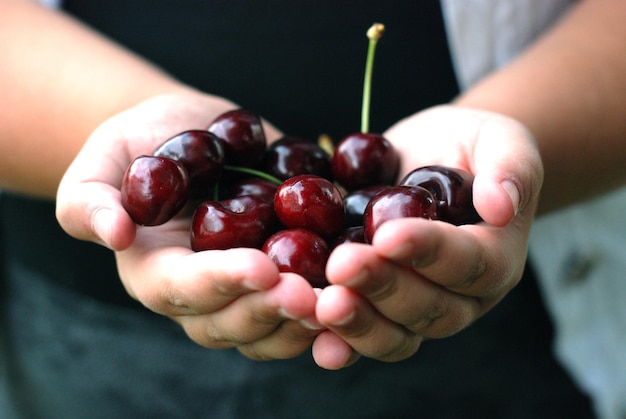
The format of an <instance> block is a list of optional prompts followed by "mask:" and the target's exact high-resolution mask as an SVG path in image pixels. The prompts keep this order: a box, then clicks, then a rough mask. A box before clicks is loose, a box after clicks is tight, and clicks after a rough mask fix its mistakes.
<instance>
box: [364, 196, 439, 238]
mask: <svg viewBox="0 0 626 419" xmlns="http://www.w3.org/2000/svg"><path fill="white" fill-rule="evenodd" d="M404 217H420V218H426V219H432V220H436V219H437V204H436V202H435V198H434V197H433V196H432V194H431V193H430V192H429V191H428V190H427V189H425V188H422V187H420V186H390V187H388V188H386V189H384V190H383V191H381V192H379V193H378V194H376V196H374V197H373V198H372V199H371V201H370V202H369V204H367V207H366V208H365V213H364V214H363V228H364V229H365V240H366V241H367V242H368V243H371V242H372V238H373V237H374V233H375V232H376V230H377V229H378V227H380V226H381V224H383V223H384V222H385V221H388V220H392V219H394V218H404Z"/></svg>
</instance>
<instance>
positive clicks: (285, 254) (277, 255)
mask: <svg viewBox="0 0 626 419" xmlns="http://www.w3.org/2000/svg"><path fill="white" fill-rule="evenodd" d="M263 251H264V252H265V253H267V255H268V256H269V258H270V259H271V260H272V261H274V263H275V264H276V266H278V270H279V271H280V272H293V273H297V274H299V275H301V276H302V277H304V278H305V279H306V280H307V281H309V283H310V284H311V285H312V286H314V287H318V288H323V287H325V286H326V285H328V281H327V280H326V274H325V270H326V262H327V260H328V255H329V252H330V251H329V248H328V245H327V244H326V241H325V240H324V239H323V238H322V237H320V236H318V235H317V234H315V233H313V232H312V231H309V230H305V229H301V228H300V229H288V230H280V231H278V232H276V233H274V234H273V235H272V236H271V237H269V238H268V239H267V241H266V242H265V244H264V245H263Z"/></svg>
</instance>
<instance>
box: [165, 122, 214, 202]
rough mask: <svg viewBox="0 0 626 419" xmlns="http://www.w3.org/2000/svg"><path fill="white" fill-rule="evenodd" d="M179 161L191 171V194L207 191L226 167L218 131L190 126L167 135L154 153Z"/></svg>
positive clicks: (204, 193)
mask: <svg viewBox="0 0 626 419" xmlns="http://www.w3.org/2000/svg"><path fill="white" fill-rule="evenodd" d="M153 154H154V155H155V156H158V157H168V158H170V159H173V160H176V161H179V162H180V163H182V165H183V166H184V167H185V169H187V172H188V173H189V181H190V190H191V192H190V193H191V195H192V196H195V197H197V196H202V195H206V194H207V193H208V192H209V191H210V190H211V188H213V187H214V186H215V184H216V183H217V181H218V180H219V178H220V176H221V175H222V170H223V168H224V147H223V145H222V142H221V140H220V139H219V138H217V136H216V135H215V134H212V133H210V132H208V131H204V130H189V131H184V132H181V133H180V134H178V135H175V136H174V137H172V138H170V139H168V140H167V141H165V142H164V143H163V144H161V145H160V146H159V147H158V148H157V149H156V150H155V151H154V153H153Z"/></svg>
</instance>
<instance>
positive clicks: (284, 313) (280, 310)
mask: <svg viewBox="0 0 626 419" xmlns="http://www.w3.org/2000/svg"><path fill="white" fill-rule="evenodd" d="M278 314H280V315H281V317H284V318H286V319H289V320H299V319H298V316H294V315H293V314H291V313H290V312H288V311H287V310H285V308H284V307H279V308H278Z"/></svg>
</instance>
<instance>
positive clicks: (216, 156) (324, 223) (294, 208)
mask: <svg viewBox="0 0 626 419" xmlns="http://www.w3.org/2000/svg"><path fill="white" fill-rule="evenodd" d="M399 160H400V159H399V156H398V154H397V151H396V150H395V149H394V148H393V146H392V145H391V143H389V141H387V140H386V139H385V138H384V137H383V136H381V135H378V134H372V133H354V134H351V135H348V136H347V137H345V138H343V139H342V140H341V141H340V142H339V143H338V144H337V146H336V147H335V148H334V150H333V152H332V155H331V153H329V152H327V151H326V150H325V149H324V148H323V147H322V146H321V145H320V144H318V143H315V142H312V141H308V140H305V139H301V138H297V137H289V136H286V137H283V138H281V139H279V140H278V141H276V142H274V143H272V144H270V145H268V144H267V141H266V138H265V134H264V131H263V127H262V123H261V120H260V118H259V116H258V115H256V114H254V113H253V112H250V111H247V110H244V109H237V110H233V111H229V112H226V113H224V114H222V115H220V116H219V117H218V118H216V119H215V120H214V121H213V122H212V123H211V124H210V126H209V127H208V129H206V130H190V131H185V132H182V133H180V134H178V135H176V136H174V137H172V138H170V139H168V140H167V141H165V142H164V143H163V144H162V145H161V146H159V147H158V148H157V149H156V150H155V151H154V152H153V154H152V155H143V156H139V157H137V158H136V159H135V160H134V161H133V162H132V163H131V164H130V165H129V167H128V169H127V171H126V173H125V176H124V178H123V182H122V185H121V193H122V205H123V206H124V208H125V209H126V211H127V212H128V214H129V215H130V217H131V218H132V219H133V221H134V222H135V223H136V224H138V225H143V226H156V225H160V224H163V223H165V222H167V221H168V220H170V219H171V218H173V217H174V216H176V215H178V214H179V213H181V212H183V208H185V207H186V206H187V207H191V208H192V209H193V210H194V212H193V216H192V220H191V231H190V240H191V248H192V249H193V250H194V251H203V250H220V249H221V250H223V249H229V248H235V247H252V248H258V249H262V250H263V251H264V252H265V253H266V254H268V255H269V257H270V258H271V259H272V260H273V261H274V263H276V265H277V266H278V268H279V270H280V271H281V272H296V273H299V274H300V275H302V276H303V277H305V278H306V279H307V280H308V281H309V282H310V283H311V284H312V285H313V286H316V287H323V286H325V285H326V284H327V281H326V278H325V273H324V272H325V266H326V260H327V259H328V256H329V254H330V252H331V251H332V249H333V248H334V247H336V246H338V245H339V244H341V243H345V242H362V243H369V242H371V240H372V237H373V235H374V232H375V231H376V229H377V228H378V227H379V226H380V225H381V224H382V223H383V222H385V221H387V220H389V219H392V218H399V217H422V218H427V219H432V220H442V221H446V222H449V223H452V224H455V225H461V224H471V223H476V222H478V221H480V217H479V216H478V214H477V213H476V211H475V209H474V207H473V205H472V183H473V176H472V175H471V174H469V173H467V172H465V171H462V170H458V169H452V168H447V167H442V166H427V167H422V168H418V169H416V170H414V171H413V172H411V173H409V174H408V175H407V176H406V177H404V179H402V180H401V181H400V182H399V183H398V184H395V183H394V181H395V179H396V176H397V173H398V166H399Z"/></svg>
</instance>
